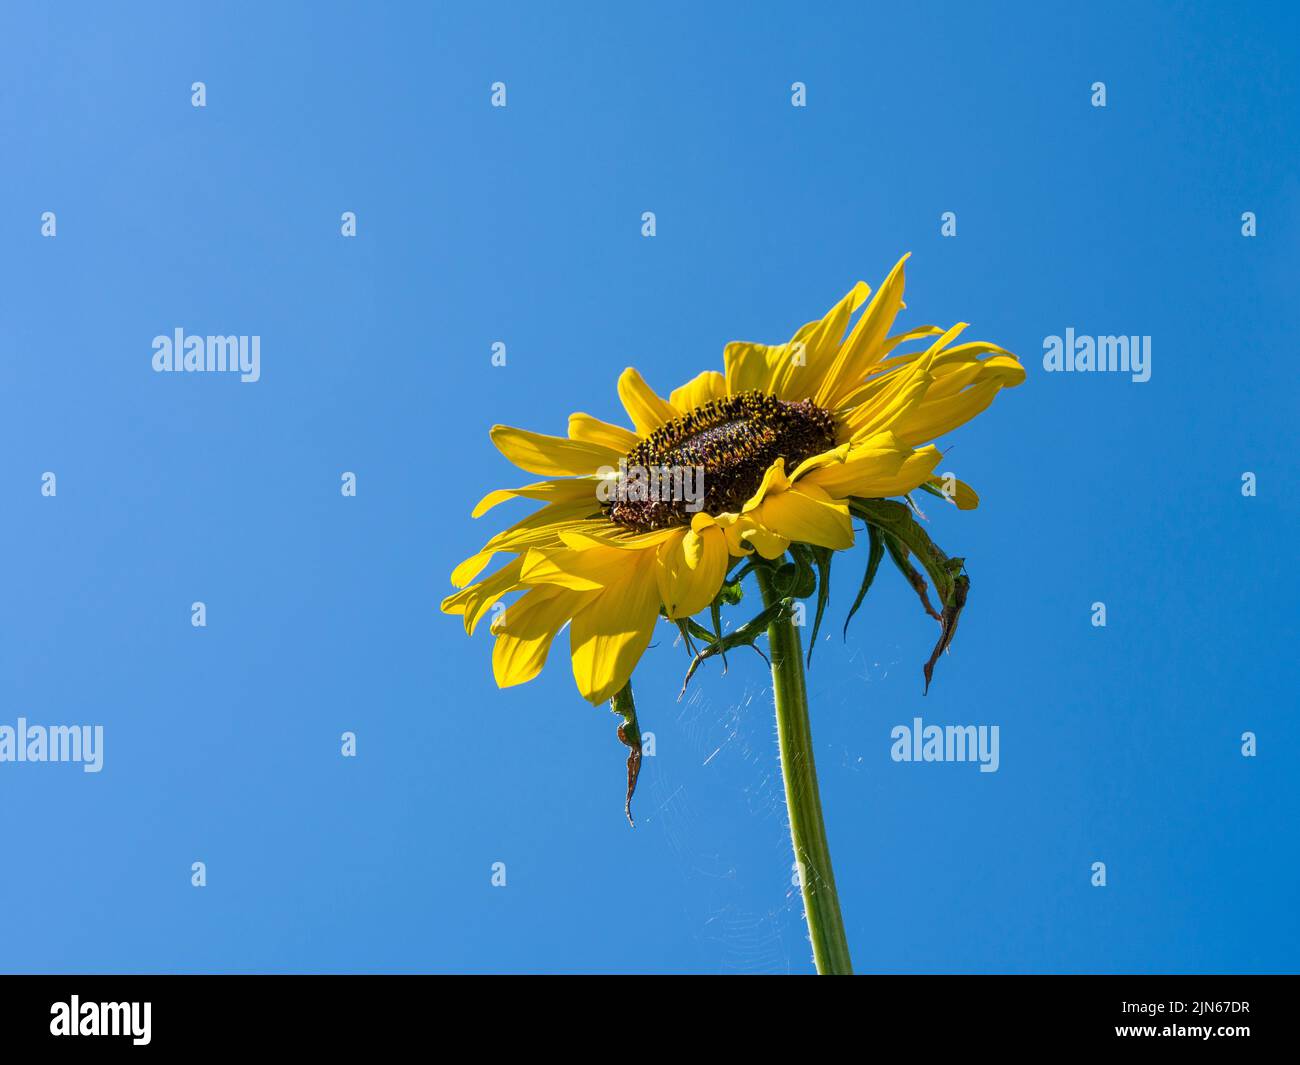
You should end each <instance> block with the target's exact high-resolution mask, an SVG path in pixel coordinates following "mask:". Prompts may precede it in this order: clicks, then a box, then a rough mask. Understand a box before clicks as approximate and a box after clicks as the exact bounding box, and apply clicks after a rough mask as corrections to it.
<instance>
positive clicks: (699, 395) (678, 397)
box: [668, 370, 727, 414]
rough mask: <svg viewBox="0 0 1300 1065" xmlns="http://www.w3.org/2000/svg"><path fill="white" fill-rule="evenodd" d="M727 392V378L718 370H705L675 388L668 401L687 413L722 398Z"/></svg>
mask: <svg viewBox="0 0 1300 1065" xmlns="http://www.w3.org/2000/svg"><path fill="white" fill-rule="evenodd" d="M726 394H727V380H726V378H725V377H723V376H722V374H720V373H718V371H717V370H705V371H704V372H703V373H701V374H697V375H696V376H695V377H692V378H691V379H690V380H689V381H687V382H686V384H684V385H682V387H681V388H675V389H673V393H672V395H671V396H669V397H668V402H669V403H671V404H672V405H673V406H674V407H675V408H677V410H679V411H681V413H683V414H686V413H687V412H689V411H693V410H694V409H695V408H696V407H702V406H704V405H705V404H706V403H708V402H710V401H712V400H715V399H721V398H722V397H723V396H725V395H726Z"/></svg>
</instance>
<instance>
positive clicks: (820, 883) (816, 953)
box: [754, 567, 853, 975]
mask: <svg viewBox="0 0 1300 1065" xmlns="http://www.w3.org/2000/svg"><path fill="white" fill-rule="evenodd" d="M754 576H755V577H756V578H757V580H758V587H759V591H761V592H762V593H763V605H764V606H771V605H772V604H773V603H775V602H777V601H778V600H779V599H780V598H781V597H780V595H779V594H778V593H777V591H776V589H775V588H774V587H773V583H772V574H771V571H770V570H768V569H766V568H763V567H756V568H755V571H754ZM767 641H768V646H769V649H770V651H771V653H772V692H773V695H774V697H775V700H776V728H777V737H778V740H779V742H780V747H781V775H782V777H783V778H784V780H785V802H786V806H787V807H788V808H789V811H790V841H791V843H793V845H794V856H795V861H797V862H798V863H799V885H800V888H801V890H802V891H803V906H804V916H805V918H806V919H807V921H808V934H809V936H810V937H811V938H812V948H813V960H814V961H815V962H816V964H817V971H818V972H819V973H821V974H823V975H846V974H849V973H852V972H853V965H852V962H850V960H849V943H848V940H847V938H846V937H845V935H844V919H843V917H841V916H840V900H839V895H838V894H837V893H836V891H835V874H834V873H833V872H832V871H831V851H830V847H829V846H828V845H827V843H826V825H825V823H824V821H823V820H822V800H821V794H820V792H819V790H818V787H817V765H816V763H815V762H814V760H813V745H812V727H811V725H810V724H809V721H808V688H807V685H806V683H805V681H804V672H803V650H802V647H801V646H800V640H799V630H798V629H797V628H795V625H794V621H793V620H792V619H791V618H789V617H778V618H777V619H776V620H775V621H773V622H772V623H771V624H770V625H768V627H767Z"/></svg>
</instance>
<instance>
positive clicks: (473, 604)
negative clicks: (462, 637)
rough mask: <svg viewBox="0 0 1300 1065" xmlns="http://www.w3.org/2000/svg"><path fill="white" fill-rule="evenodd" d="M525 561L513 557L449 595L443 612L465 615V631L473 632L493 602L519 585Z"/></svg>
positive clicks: (444, 602)
mask: <svg viewBox="0 0 1300 1065" xmlns="http://www.w3.org/2000/svg"><path fill="white" fill-rule="evenodd" d="M523 561H524V560H523V559H522V558H514V559H511V560H510V561H509V562H507V563H506V564H505V565H504V566H502V567H501V568H500V569H499V570H497V571H496V573H494V574H492V576H491V577H488V578H487V579H486V580H482V581H479V583H478V584H473V585H471V586H470V587H468V588H462V589H461V590H460V591H459V592H456V593H455V594H454V595H449V596H447V598H446V599H444V600H443V601H442V608H441V609H442V612H443V613H444V614H462V615H464V618H465V631H466V632H467V633H471V634H472V633H473V632H474V629H475V627H476V626H477V625H478V623H479V620H480V619H481V618H482V617H483V615H484V614H486V613H487V612H488V611H489V610H490V609H491V608H492V604H493V603H495V602H496V601H497V600H498V599H500V598H501V597H502V596H503V595H505V594H506V593H507V592H510V591H512V590H513V589H515V588H517V587H518V586H519V572H520V570H521V569H522V568H523Z"/></svg>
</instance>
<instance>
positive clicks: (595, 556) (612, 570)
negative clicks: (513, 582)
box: [520, 547, 627, 592]
mask: <svg viewBox="0 0 1300 1065" xmlns="http://www.w3.org/2000/svg"><path fill="white" fill-rule="evenodd" d="M626 567H627V556H626V555H625V554H624V553H623V552H621V551H619V550H618V549H617V548H613V547H584V548H581V549H579V550H574V549H572V548H561V549H559V550H555V549H550V550H539V549H537V548H534V549H533V550H531V551H529V552H528V554H527V556H526V557H525V559H524V565H523V570H522V572H521V573H520V580H521V581H522V582H523V583H524V584H553V585H558V586H559V587H562V588H570V589H572V590H574V591H579V592H584V591H585V592H590V591H599V590H600V589H601V588H604V587H606V586H607V585H611V584H617V583H618V582H619V580H620V579H621V577H622V574H623V573H624V572H625V571H626Z"/></svg>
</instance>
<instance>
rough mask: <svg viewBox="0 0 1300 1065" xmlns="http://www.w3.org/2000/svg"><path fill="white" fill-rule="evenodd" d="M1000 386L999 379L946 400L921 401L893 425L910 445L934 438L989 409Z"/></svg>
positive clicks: (895, 430) (976, 386)
mask: <svg viewBox="0 0 1300 1065" xmlns="http://www.w3.org/2000/svg"><path fill="white" fill-rule="evenodd" d="M1001 389H1002V383H1001V382H1000V381H987V382H984V383H981V384H978V385H975V386H974V387H973V388H968V389H966V391H965V392H961V393H959V394H957V395H955V396H949V397H948V398H947V399H941V400H938V401H936V402H934V403H922V404H921V405H920V406H918V407H917V408H916V409H915V410H913V411H912V412H911V413H909V414H908V415H907V417H905V418H903V419H902V420H901V421H899V422H897V423H896V424H895V425H894V426H893V429H894V432H895V433H897V434H898V438H899V439H900V440H902V441H904V442H905V443H908V444H920V443H924V442H925V441H926V440H934V439H936V438H937V437H940V436H943V435H944V434H945V433H950V432H952V430H954V429H956V428H957V427H958V426H959V425H965V424H966V423H967V422H968V421H970V420H971V419H972V418H974V417H975V415H977V414H979V413H981V412H982V411H984V410H986V409H987V408H988V405H989V404H990V403H992V402H993V398H994V397H995V396H996V395H997V394H998V392H999V391H1000V390H1001Z"/></svg>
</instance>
